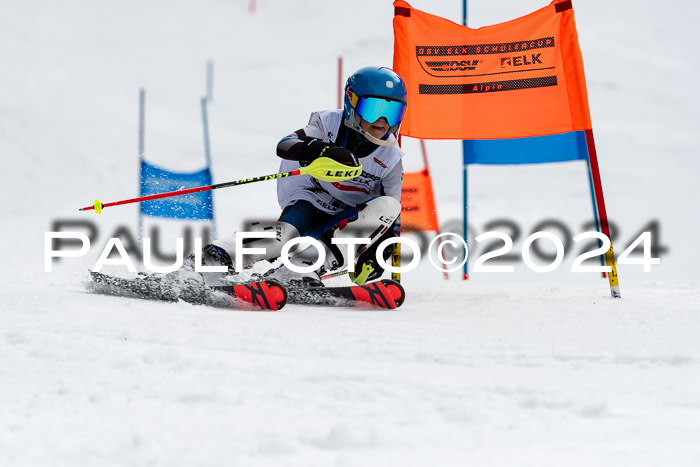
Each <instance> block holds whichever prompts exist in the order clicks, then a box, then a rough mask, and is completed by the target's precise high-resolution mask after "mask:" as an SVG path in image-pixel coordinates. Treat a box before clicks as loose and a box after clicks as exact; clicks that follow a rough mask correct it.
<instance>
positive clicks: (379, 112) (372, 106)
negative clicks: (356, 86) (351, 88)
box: [351, 94, 406, 127]
mask: <svg viewBox="0 0 700 467" xmlns="http://www.w3.org/2000/svg"><path fill="white" fill-rule="evenodd" d="M352 97H353V99H352V100H351V102H352V104H353V107H355V110H356V112H357V114H358V115H359V116H360V117H362V120H364V121H366V122H367V123H374V122H376V121H377V120H379V119H380V118H382V117H384V118H386V121H387V123H388V124H389V126H390V127H392V126H396V125H398V124H399V123H401V120H403V115H404V112H405V111H406V104H404V103H403V102H401V101H392V100H388V99H386V98H384V97H373V96H362V97H360V98H359V99H358V98H357V95H355V94H353V95H352ZM353 101H354V102H353Z"/></svg>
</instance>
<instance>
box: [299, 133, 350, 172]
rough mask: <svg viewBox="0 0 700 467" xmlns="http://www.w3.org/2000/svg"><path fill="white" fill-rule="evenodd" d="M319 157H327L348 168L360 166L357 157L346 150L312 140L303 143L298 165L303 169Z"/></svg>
mask: <svg viewBox="0 0 700 467" xmlns="http://www.w3.org/2000/svg"><path fill="white" fill-rule="evenodd" d="M319 157H328V158H329V159H333V160H334V161H336V162H340V163H341V164H343V165H347V166H350V167H357V166H359V164H360V162H359V161H358V160H357V157H355V155H354V154H353V153H352V152H350V151H348V150H347V149H345V148H341V147H340V146H334V145H332V144H328V143H324V142H323V141H320V140H317V139H312V140H310V141H308V142H305V143H304V156H303V160H302V161H301V162H300V165H301V166H302V167H305V166H307V165H309V164H310V163H311V162H313V161H315V160H316V159H318V158H319Z"/></svg>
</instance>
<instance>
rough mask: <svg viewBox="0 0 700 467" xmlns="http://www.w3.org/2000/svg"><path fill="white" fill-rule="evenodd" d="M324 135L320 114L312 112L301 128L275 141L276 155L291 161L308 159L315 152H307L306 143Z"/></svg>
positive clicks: (312, 156)
mask: <svg viewBox="0 0 700 467" xmlns="http://www.w3.org/2000/svg"><path fill="white" fill-rule="evenodd" d="M324 136H325V129H324V128H323V122H322V121H321V116H320V115H319V114H318V113H317V112H314V113H312V114H311V118H310V119H309V123H308V124H307V125H306V127H304V128H303V129H300V130H297V131H295V132H294V133H292V134H290V135H287V136H285V137H284V138H282V139H281V140H280V142H279V143H277V155H278V156H279V157H281V158H282V159H287V160H292V161H309V160H312V159H314V156H316V155H317V154H309V152H308V147H309V146H308V144H309V143H311V142H313V141H314V140H318V141H321V140H323V138H324Z"/></svg>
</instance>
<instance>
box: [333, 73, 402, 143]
mask: <svg viewBox="0 0 700 467" xmlns="http://www.w3.org/2000/svg"><path fill="white" fill-rule="evenodd" d="M343 111H344V112H343V116H344V123H345V126H347V127H348V128H352V129H353V130H355V131H358V132H359V133H360V134H362V135H366V133H365V131H364V130H362V128H361V127H360V122H361V121H362V120H365V121H366V122H369V123H374V122H376V121H377V120H378V119H380V118H382V117H384V118H385V119H386V120H387V123H389V133H391V134H393V135H396V133H398V131H399V127H401V121H402V120H403V117H404V115H405V113H406V85H405V84H404V82H403V80H402V79H401V77H400V76H399V75H397V74H396V73H395V72H394V71H392V70H390V69H389V68H384V67H377V66H368V67H365V68H361V69H359V70H358V71H356V72H355V74H353V75H352V76H351V77H350V78H348V81H347V83H346V84H345V105H344V108H343Z"/></svg>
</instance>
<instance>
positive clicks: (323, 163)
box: [79, 157, 362, 214]
mask: <svg viewBox="0 0 700 467" xmlns="http://www.w3.org/2000/svg"><path fill="white" fill-rule="evenodd" d="M361 173H362V164H359V166H358V167H348V166H347V165H343V164H341V163H340V162H337V161H335V160H333V159H329V158H328V157H319V158H318V159H316V160H315V161H313V162H312V163H311V164H309V165H307V166H306V167H300V168H298V169H296V170H292V171H289V172H281V173H276V174H272V175H263V176H261V177H254V178H244V179H241V180H234V181H232V182H226V183H217V184H216V185H206V186H198V187H195V188H187V189H185V190H175V191H168V192H166V193H157V194H154V195H148V196H141V197H139V198H131V199H124V200H121V201H114V202H112V203H104V204H103V203H102V202H100V200H98V199H96V200H95V203H94V204H93V205H92V206H86V207H84V208H80V209H79V211H90V210H92V209H94V210H95V212H97V214H100V213H101V212H102V209H104V208H108V207H110V206H119V205H120V204H131V203H140V202H142V201H151V200H153V199H161V198H170V197H172V196H181V195H187V194H190V193H199V192H200V191H210V190H216V189H218V188H228V187H231V186H238V185H245V184H247V183H255V182H263V181H265V180H277V179H279V178H285V177H293V176H295V175H311V176H312V177H314V178H317V179H319V180H323V181H327V182H339V181H342V180H348V179H350V178H355V177H357V176H358V175H360V174H361Z"/></svg>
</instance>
